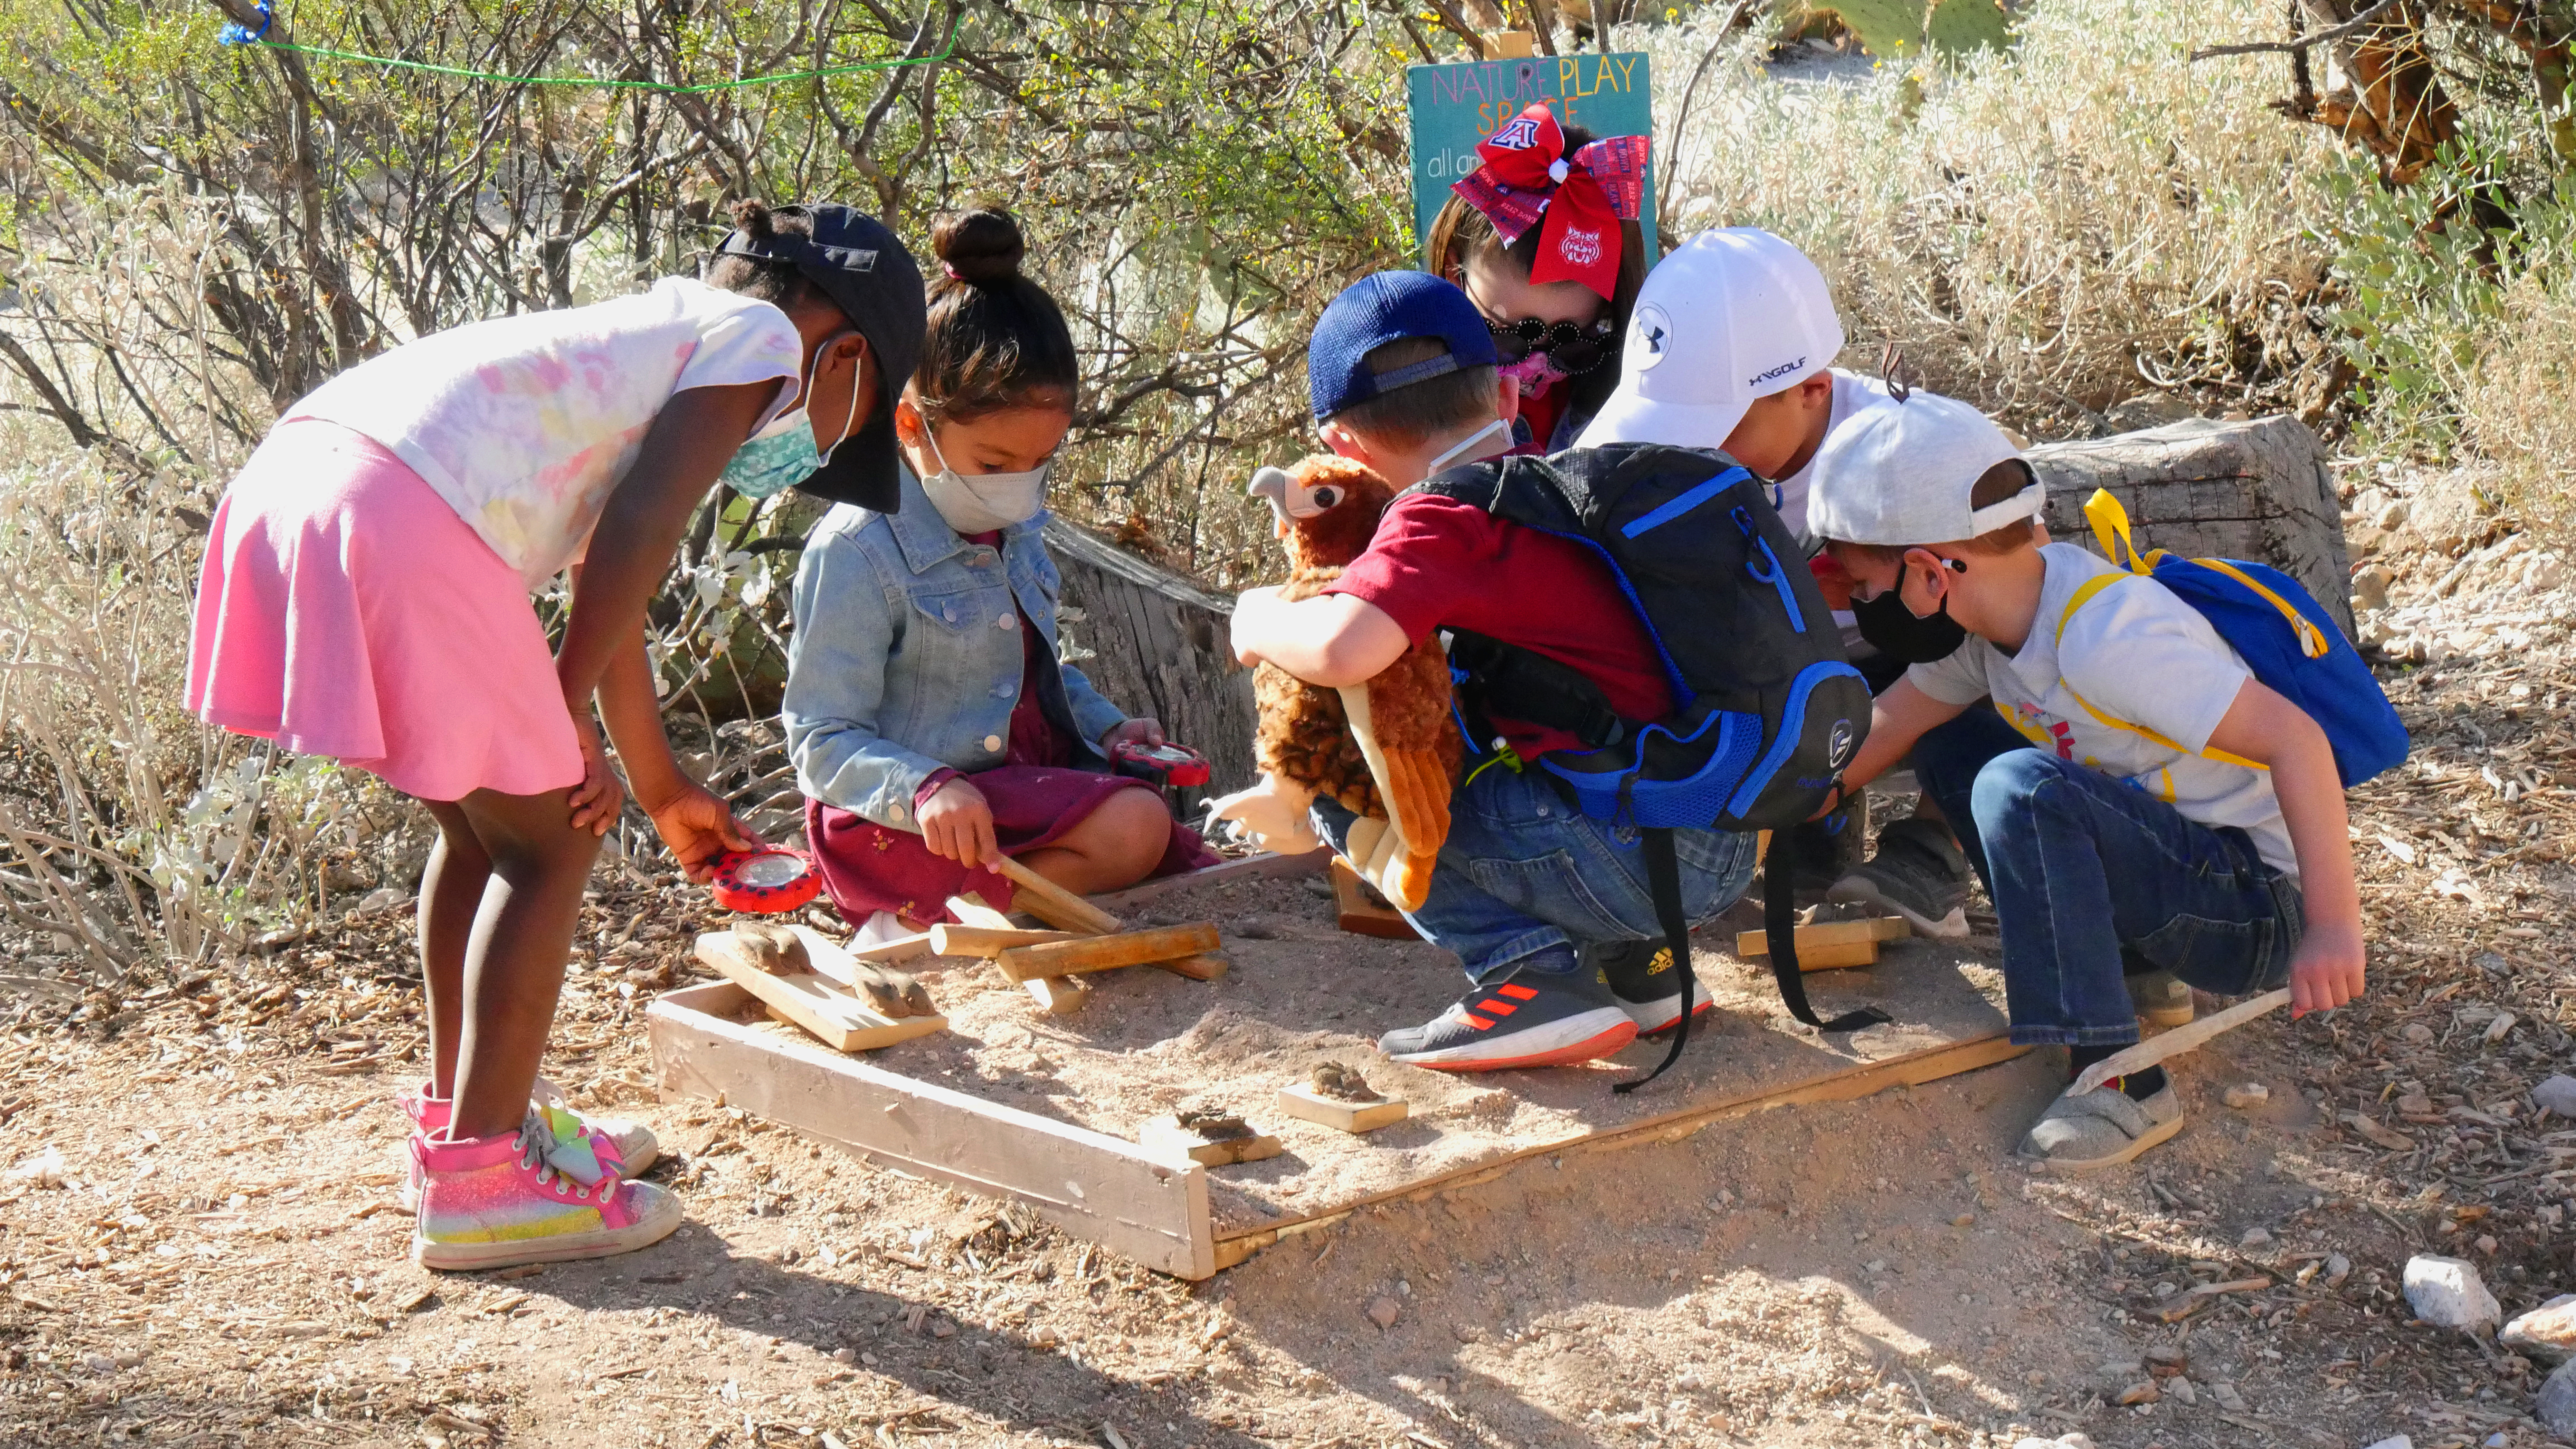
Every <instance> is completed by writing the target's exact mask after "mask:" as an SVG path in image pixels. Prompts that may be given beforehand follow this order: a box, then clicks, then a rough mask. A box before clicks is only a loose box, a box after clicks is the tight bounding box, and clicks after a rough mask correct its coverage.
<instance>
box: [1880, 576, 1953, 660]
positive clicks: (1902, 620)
mask: <svg viewBox="0 0 2576 1449" xmlns="http://www.w3.org/2000/svg"><path fill="white" fill-rule="evenodd" d="M1852 619H1853V620H1854V622H1856V623H1858V624H1859V625H1860V637H1862V638H1863V639H1866V640H1868V641H1869V643H1870V647H1872V648H1874V649H1876V650H1877V651H1878V652H1879V653H1881V654H1884V655H1886V656H1887V657H1888V658H1890V659H1893V660H1896V661H1897V662H1899V663H1901V664H1932V663H1936V662H1938V661H1940V660H1943V659H1947V658H1949V657H1950V656H1951V655H1953V654H1955V653H1957V652H1958V651H1959V646H1960V645H1962V644H1964V643H1966V642H1967V641H1968V631H1967V630H1965V629H1962V628H1960V627H1959V622H1958V621H1957V620H1956V619H1953V618H1951V617H1950V596H1949V595H1947V594H1944V595H1942V596H1941V607H1940V608H1938V609H1935V610H1934V611H1933V612H1932V616H1931V617H1930V618H1925V617H1923V616H1921V615H1919V614H1917V613H1915V612H1914V611H1913V610H1912V609H1909V608H1907V607H1905V600H1904V599H1903V598H1901V597H1899V596H1898V593H1897V591H1896V590H1894V589H1881V590H1879V591H1878V593H1877V594H1876V595H1875V596H1873V597H1871V598H1869V599H1866V600H1861V599H1855V600H1853V601H1852Z"/></svg>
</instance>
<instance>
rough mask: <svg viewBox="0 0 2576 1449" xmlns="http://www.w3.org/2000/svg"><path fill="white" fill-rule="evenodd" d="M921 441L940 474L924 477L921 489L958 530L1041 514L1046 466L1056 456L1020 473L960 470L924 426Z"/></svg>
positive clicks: (989, 527)
mask: <svg viewBox="0 0 2576 1449" xmlns="http://www.w3.org/2000/svg"><path fill="white" fill-rule="evenodd" d="M921 438H922V441H923V442H925V443H927V444H929V445H930V456H931V457H932V458H934V459H937V460H938V463H939V476H938V477H936V478H924V479H922V480H921V491H922V492H924V493H927V494H929V495H930V506H931V507H933V508H936V509H938V510H939V516H940V517H941V518H944V519H946V520H947V521H948V526H949V527H950V528H953V529H955V530H957V531H958V532H959V533H986V532H990V531H991V530H993V529H996V528H1008V527H1010V526H1011V525H1012V524H1014V523H1026V522H1028V521H1029V520H1030V519H1032V518H1035V517H1037V516H1038V509H1039V508H1040V507H1042V506H1044V502H1045V498H1046V480H1047V470H1048V469H1049V468H1052V467H1054V466H1055V464H1054V461H1053V460H1049V461H1047V462H1044V463H1040V464H1039V465H1037V466H1036V467H1034V468H1031V469H1029V470H1027V471H1026V472H1021V473H976V474H972V475H969V474H965V473H960V472H958V471H957V470H956V469H954V468H951V467H949V466H948V459H947V458H945V457H943V456H941V454H940V451H939V439H938V438H937V437H935V436H933V435H932V433H931V432H930V430H929V429H928V428H927V427H925V428H923V429H922V433H921Z"/></svg>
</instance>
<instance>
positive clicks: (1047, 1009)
mask: <svg viewBox="0 0 2576 1449" xmlns="http://www.w3.org/2000/svg"><path fill="white" fill-rule="evenodd" d="M1020 989H1021V990H1023V991H1025V992H1027V993H1028V994H1029V999H1030V1000H1031V1001H1034V1002H1036V1003H1037V1004H1038V1010H1040V1011H1042V1012H1044V1013H1046V1014H1047V1015H1049V1016H1071V1015H1073V1014H1074V1013H1075V1012H1077V1011H1080V1010H1082V1009H1083V1008H1084V1007H1086V1006H1089V1005H1090V1004H1091V986H1090V984H1089V983H1087V982H1085V981H1084V980H1083V979H1082V978H1081V977H1079V976H1039V977H1035V978H1032V979H1030V980H1027V981H1023V982H1021V983H1020Z"/></svg>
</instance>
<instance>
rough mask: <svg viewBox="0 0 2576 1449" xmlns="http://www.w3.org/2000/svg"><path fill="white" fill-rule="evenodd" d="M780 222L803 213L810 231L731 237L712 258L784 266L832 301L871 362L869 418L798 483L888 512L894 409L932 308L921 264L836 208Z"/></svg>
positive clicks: (866, 219) (893, 494) (893, 497)
mask: <svg viewBox="0 0 2576 1449" xmlns="http://www.w3.org/2000/svg"><path fill="white" fill-rule="evenodd" d="M770 214H771V215H772V216H775V217H779V218H787V217H800V216H801V217H810V218H811V219H812V220H813V225H814V232H813V235H812V236H810V237H808V236H799V235H796V234H794V233H790V232H786V231H780V232H777V233H775V234H774V235H771V236H767V237H763V238H761V239H760V240H758V241H754V240H753V239H752V238H751V236H750V235H749V234H747V233H745V232H740V231H737V232H734V233H732V234H731V235H729V236H727V237H726V238H725V239H724V244H723V245H722V246H719V247H717V248H716V254H717V255H718V256H736V257H757V258H765V259H772V260H775V261H779V262H785V263H789V264H792V265H793V266H794V267H795V269H796V274H797V275H798V276H800V277H803V278H804V279H805V280H806V281H808V282H811V283H813V284H814V285H815V287H817V288H819V289H820V290H821V291H822V293H823V295H825V296H827V297H829V298H831V299H832V301H833V303H834V304H835V305H837V306H838V307H839V308H840V309H841V314H842V315H843V316H845V317H847V318H849V319H850V325H851V326H853V327H856V328H857V329H858V331H859V335H860V336H861V337H864V338H866V339H867V340H868V350H869V351H870V352H872V353H875V354H876V359H877V409H876V416H875V417H873V418H871V419H870V420H869V421H868V425H867V427H866V428H865V429H863V430H861V431H860V432H858V433H855V434H853V435H851V436H850V437H848V438H845V439H843V440H842V442H841V445H840V446H839V447H837V448H834V449H833V450H832V453H831V456H830V457H828V458H826V459H824V461H823V466H822V467H821V468H819V469H817V470H815V472H814V474H813V475H812V476H811V477H809V478H807V479H806V480H805V481H804V482H802V483H800V484H798V485H797V486H798V487H799V488H801V489H803V490H804V491H805V492H807V493H811V494H813V495H814V496H816V497H818V498H828V499H830V500H831V501H833V502H834V503H854V504H857V505H858V506H859V507H861V508H873V509H875V510H876V511H877V512H879V513H892V512H894V511H895V507H896V504H897V502H898V500H899V497H900V494H901V487H900V485H899V483H898V481H897V475H896V471H895V468H896V457H895V445H894V403H895V399H896V398H897V397H900V396H901V395H902V394H903V387H904V384H905V383H907V382H910V381H911V380H912V373H913V369H915V368H917V367H919V366H920V365H921V337H922V333H923V331H924V330H925V329H926V328H927V327H928V326H929V321H930V307H929V303H928V302H927V300H926V299H925V293H924V291H923V289H922V285H921V268H920V267H918V266H916V265H915V264H914V263H913V260H912V253H910V252H908V251H906V250H904V246H903V243H902V242H900V241H897V240H896V239H895V235H894V233H893V232H891V231H888V230H887V229H886V228H885V226H884V224H883V223H881V222H879V221H878V220H877V219H876V218H875V217H872V216H869V215H868V214H867V213H865V212H862V211H859V210H857V209H855V208H853V207H847V206H843V205H841V204H839V203H838V202H823V203H820V204H817V205H804V206H781V207H777V208H775V209H773V210H772V211H771V213H770Z"/></svg>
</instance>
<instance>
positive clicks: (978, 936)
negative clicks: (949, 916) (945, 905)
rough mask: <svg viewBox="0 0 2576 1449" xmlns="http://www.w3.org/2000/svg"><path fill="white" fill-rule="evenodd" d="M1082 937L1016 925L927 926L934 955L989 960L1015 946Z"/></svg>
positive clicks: (1074, 939)
mask: <svg viewBox="0 0 2576 1449" xmlns="http://www.w3.org/2000/svg"><path fill="white" fill-rule="evenodd" d="M1081 939H1082V937H1081V936H1080V935H1078V934H1076V933H1074V932H1072V931H1023V930H1020V929H1018V928H1016V927H1013V928H1010V929H1005V930H998V931H997V930H994V929H993V928H992V927H990V926H948V925H939V926H933V927H931V928H930V951H931V954H932V955H934V956H981V957H984V958H985V959H987V960H990V959H991V958H993V957H995V956H999V955H1001V954H1002V953H1003V952H1004V951H1007V950H1009V949H1011V948H1012V947H1014V946H1043V945H1045V944H1047V943H1048V942H1050V941H1078V940H1081Z"/></svg>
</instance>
